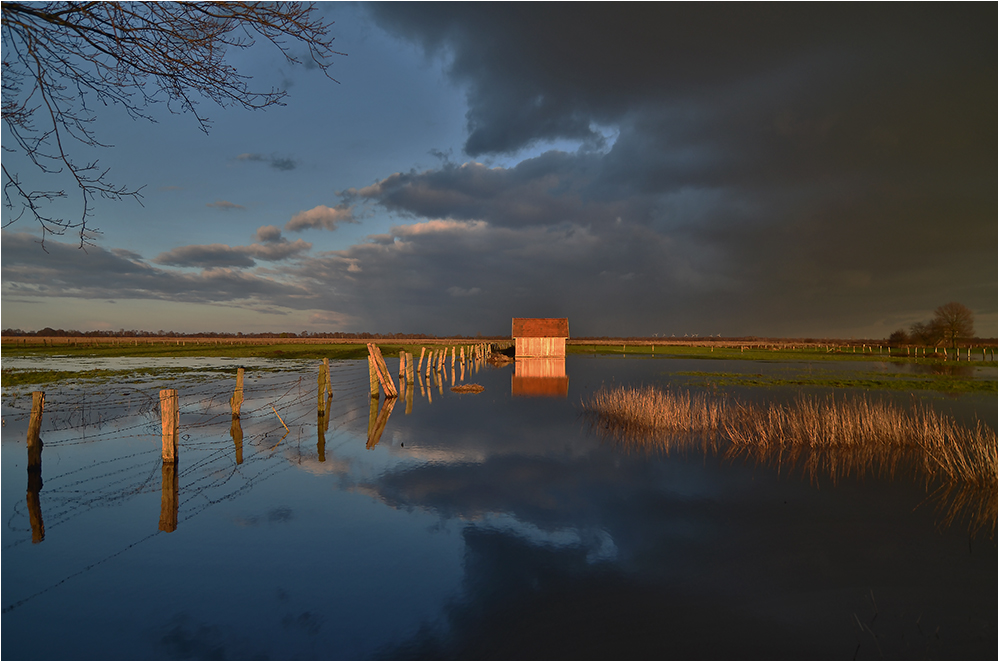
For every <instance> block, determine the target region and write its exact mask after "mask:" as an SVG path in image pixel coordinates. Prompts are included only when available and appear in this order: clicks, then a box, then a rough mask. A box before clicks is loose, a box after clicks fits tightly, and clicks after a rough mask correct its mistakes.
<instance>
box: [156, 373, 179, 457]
mask: <svg viewBox="0 0 1000 663" xmlns="http://www.w3.org/2000/svg"><path fill="white" fill-rule="evenodd" d="M179 419H180V417H179V414H178V402H177V390H176V389H161V390H160V423H161V424H162V427H163V462H164V463H176V462H177V432H178V428H179V427H180V421H179Z"/></svg>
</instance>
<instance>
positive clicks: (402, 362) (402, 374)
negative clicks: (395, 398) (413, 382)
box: [399, 350, 406, 393]
mask: <svg viewBox="0 0 1000 663" xmlns="http://www.w3.org/2000/svg"><path fill="white" fill-rule="evenodd" d="M404 391H406V350H400V351H399V392H400V393H403V392H404Z"/></svg>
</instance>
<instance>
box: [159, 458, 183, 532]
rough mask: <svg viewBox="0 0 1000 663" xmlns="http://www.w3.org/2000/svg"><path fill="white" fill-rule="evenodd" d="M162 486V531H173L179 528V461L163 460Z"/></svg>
mask: <svg viewBox="0 0 1000 663" xmlns="http://www.w3.org/2000/svg"><path fill="white" fill-rule="evenodd" d="M160 474H161V478H162V484H161V485H162V488H161V490H160V531H161V532H173V531H174V530H176V529H177V510H178V506H179V503H178V501H177V494H178V492H179V489H180V484H179V481H178V478H177V461H172V462H169V461H163V465H162V468H161V471H160Z"/></svg>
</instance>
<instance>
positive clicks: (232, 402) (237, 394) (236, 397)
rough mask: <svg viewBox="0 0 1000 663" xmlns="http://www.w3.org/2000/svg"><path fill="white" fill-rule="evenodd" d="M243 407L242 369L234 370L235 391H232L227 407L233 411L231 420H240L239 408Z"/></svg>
mask: <svg viewBox="0 0 1000 663" xmlns="http://www.w3.org/2000/svg"><path fill="white" fill-rule="evenodd" d="M242 405H243V367H242V366H240V367H239V368H237V369H236V389H234V390H233V397H232V398H230V399H229V407H230V408H231V409H232V411H233V419H239V418H240V407H241V406H242Z"/></svg>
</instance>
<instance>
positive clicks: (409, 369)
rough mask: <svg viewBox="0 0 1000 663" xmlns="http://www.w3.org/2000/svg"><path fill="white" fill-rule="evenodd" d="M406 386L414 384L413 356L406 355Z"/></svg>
mask: <svg viewBox="0 0 1000 663" xmlns="http://www.w3.org/2000/svg"><path fill="white" fill-rule="evenodd" d="M406 384H413V355H411V354H410V353H409V352H407V353H406Z"/></svg>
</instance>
